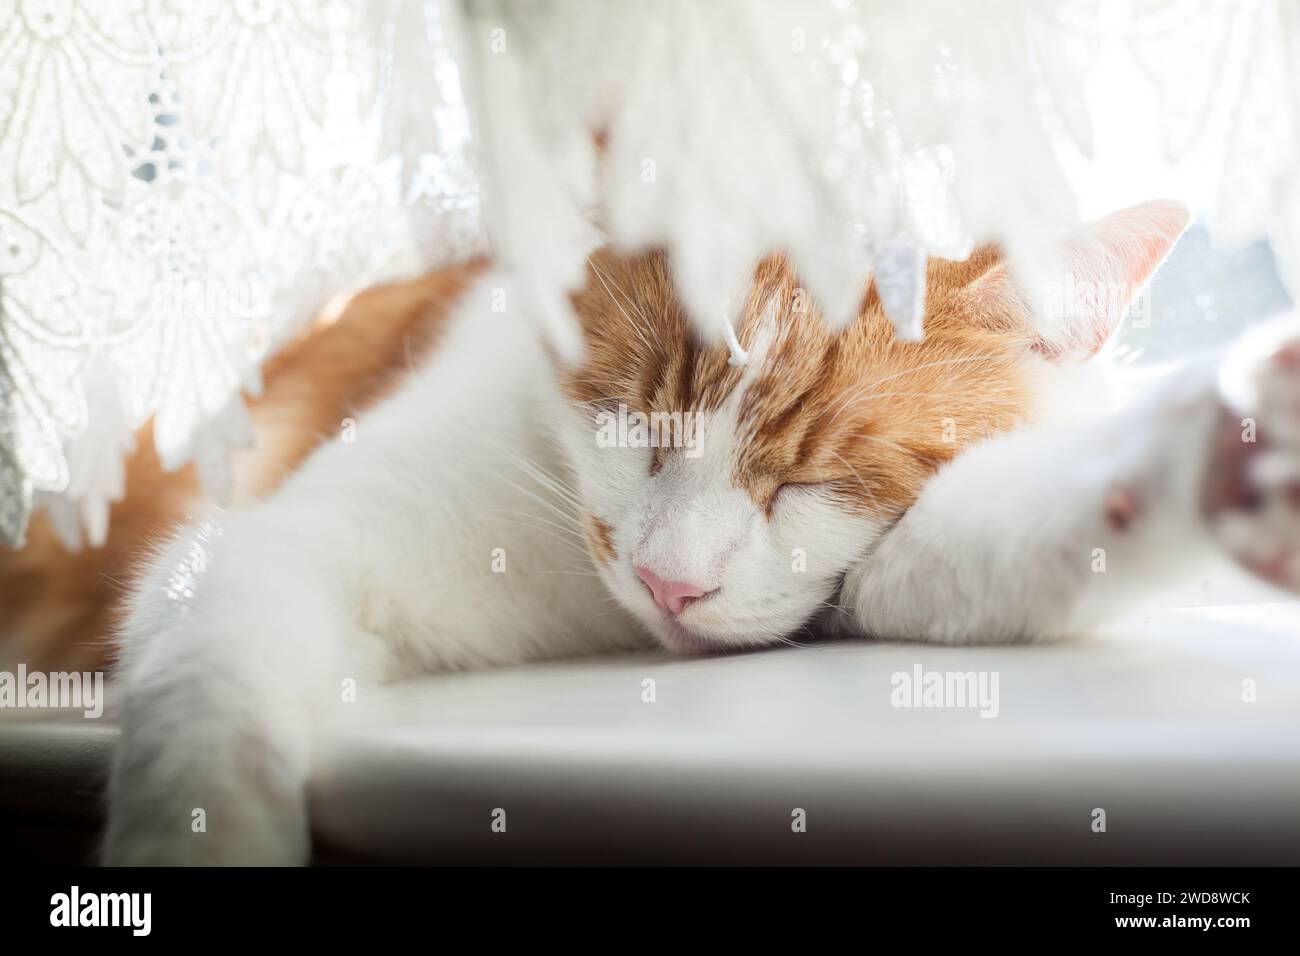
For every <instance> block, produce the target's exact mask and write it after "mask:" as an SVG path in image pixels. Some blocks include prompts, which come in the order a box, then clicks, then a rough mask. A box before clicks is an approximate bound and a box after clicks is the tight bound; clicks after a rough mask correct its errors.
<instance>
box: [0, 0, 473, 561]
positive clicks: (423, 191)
mask: <svg viewBox="0 0 1300 956" xmlns="http://www.w3.org/2000/svg"><path fill="white" fill-rule="evenodd" d="M441 13H442V10H441V6H440V5H439V4H436V3H428V4H422V5H421V4H412V3H405V4H403V3H397V2H389V3H369V4H352V3H347V2H339V0H294V2H288V0H283V2H281V0H236V2H226V0H185V2H180V0H177V2H167V0H133V2H122V3H113V4H104V3H95V2H89V0H84V2H77V0H0V169H5V170H13V176H12V177H3V178H0V410H2V414H0V538H3V539H4V540H6V541H8V542H9V543H11V544H18V543H20V542H21V540H22V534H23V528H24V525H25V520H26V515H27V512H28V510H29V508H30V507H31V505H32V503H33V500H35V501H36V502H38V503H42V504H44V505H46V506H47V507H49V508H50V509H51V511H52V514H53V517H54V519H55V523H56V526H57V527H58V528H59V529H60V532H61V534H62V536H63V537H64V539H65V540H66V541H67V542H68V543H69V544H73V545H75V544H76V543H78V541H79V540H80V539H81V537H82V534H83V533H84V534H85V536H86V537H88V538H89V539H90V540H91V541H92V542H96V541H98V540H102V537H103V534H104V530H105V521H106V512H107V506H108V503H109V501H110V500H111V499H113V498H114V497H116V496H119V495H120V494H121V491H122V488H121V456H122V454H123V452H124V451H126V450H128V449H129V448H130V446H131V435H132V433H133V432H134V431H135V430H136V429H137V428H139V427H140V426H141V425H142V424H144V423H145V422H146V421H148V420H149V419H150V418H151V417H152V418H153V426H154V434H155V438H156V443H157V447H158V451H159V454H160V457H161V459H162V462H163V464H164V466H165V467H168V468H175V467H178V466H179V465H181V464H183V463H185V462H187V461H190V460H194V461H196V462H197V464H198V467H199V470H200V473H201V475H202V477H203V479H204V482H205V485H206V486H207V487H208V488H209V489H210V490H211V491H213V492H214V494H216V495H217V496H218V497H219V496H220V495H221V493H222V491H223V489H224V487H225V486H226V485H227V484H228V481H229V478H228V474H227V472H226V466H225V461H226V447H227V446H228V445H229V444H230V443H234V442H240V441H243V440H245V439H246V438H247V426H246V422H245V421H244V413H243V405H242V401H241V400H240V398H239V396H238V392H239V389H240V388H241V387H242V388H244V389H247V390H249V391H253V392H255V391H256V390H257V388H258V384H259V382H258V367H259V364H260V362H261V360H262V359H263V358H264V357H265V356H266V354H267V353H268V351H269V350H270V349H271V348H272V347H273V346H274V345H275V344H277V343H278V342H279V341H281V340H282V339H283V338H284V337H285V336H286V335H288V334H289V333H291V332H292V331H293V330H294V329H295V328H296V327H297V326H298V325H299V324H300V323H301V322H302V321H304V320H305V319H306V318H307V317H309V316H310V315H311V314H312V313H313V312H314V311H315V310H316V309H317V308H318V307H320V306H321V305H322V304H323V303H324V302H325V301H327V300H328V299H329V298H330V297H331V296H333V295H335V294H337V293H338V292H340V291H342V290H344V289H347V288H348V287H356V286H360V285H363V284H367V283H370V282H373V281H376V280H378V279H380V278H383V277H387V276H391V275H395V274H399V273H402V272H409V271H412V270H414V269H416V268H418V267H419V266H420V265H421V264H424V263H426V262H428V261H429V260H430V259H433V258H437V257H439V256H446V255H449V254H455V253H458V252H460V253H463V252H465V251H467V250H468V249H470V248H472V247H473V246H475V245H476V244H477V242H478V233H479V230H478V224H477V220H478V208H477V199H476V197H477V187H476V184H475V182H474V177H473V173H472V169H471V166H470V156H469V153H468V147H469V132H468V127H467V125H466V122H467V121H466V118H465V111H464V104H463V103H462V102H461V100H460V90H459V82H458V78H457V76H456V72H455V67H454V65H453V64H452V63H451V61H450V59H449V57H448V54H447V49H446V46H447V45H446V42H445V39H444V37H443V36H442V32H441V30H442V26H441V22H440V16H441Z"/></svg>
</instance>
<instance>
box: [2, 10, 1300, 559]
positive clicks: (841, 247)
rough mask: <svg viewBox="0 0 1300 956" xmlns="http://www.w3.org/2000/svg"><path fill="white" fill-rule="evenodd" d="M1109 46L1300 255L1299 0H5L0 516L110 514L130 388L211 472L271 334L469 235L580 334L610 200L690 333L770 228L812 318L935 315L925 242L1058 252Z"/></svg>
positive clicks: (126, 433)
mask: <svg viewBox="0 0 1300 956" xmlns="http://www.w3.org/2000/svg"><path fill="white" fill-rule="evenodd" d="M1117 50H1118V51H1120V52H1121V53H1122V55H1123V57H1124V58H1126V59H1127V60H1128V61H1129V62H1131V63H1133V64H1136V66H1137V68H1138V69H1139V70H1140V72H1141V75H1142V79H1143V81H1144V83H1145V84H1146V85H1147V86H1148V87H1149V89H1150V90H1151V92H1152V96H1151V98H1150V101H1149V111H1150V116H1149V117H1147V118H1145V119H1143V120H1142V122H1144V123H1147V124H1149V125H1150V126H1151V128H1153V129H1155V130H1157V132H1158V136H1157V137H1156V142H1157V144H1158V145H1157V147H1156V148H1155V149H1153V150H1152V152H1153V153H1157V154H1158V155H1153V156H1149V157H1146V158H1147V159H1149V160H1150V161H1152V162H1156V163H1159V164H1160V166H1161V168H1162V169H1168V170H1170V175H1171V177H1173V178H1172V179H1171V182H1175V181H1176V182H1177V183H1178V184H1179V186H1180V190H1179V194H1180V195H1182V196H1183V198H1187V199H1189V200H1191V201H1192V202H1194V204H1196V205H1197V206H1198V208H1199V209H1200V210H1202V211H1203V212H1205V213H1206V214H1207V215H1208V217H1209V221H1210V223H1211V225H1212V226H1213V227H1215V229H1216V231H1217V233H1218V234H1219V235H1220V236H1222V237H1223V238H1224V239H1225V240H1226V241H1244V240H1247V239H1253V238H1258V237H1261V236H1262V237H1268V238H1270V239H1271V240H1272V242H1273V244H1274V248H1275V252H1276V254H1277V256H1278V257H1279V261H1280V262H1281V264H1282V266H1283V271H1284V275H1285V277H1286V278H1287V280H1288V282H1289V283H1290V286H1291V291H1292V293H1293V295H1294V294H1295V293H1296V292H1297V291H1300V193H1298V192H1297V184H1298V183H1300V177H1298V176H1297V172H1298V171H1300V132H1298V130H1300V105H1298V104H1300V14H1298V11H1297V6H1296V4H1295V3H1293V2H1290V0H1260V2H1256V3H1249V4H1239V3H1233V2H1231V0H1132V2H1125V0H1041V2H1033V0H1023V2H1021V0H998V2H989V3H979V4H971V3H959V2H944V0H909V2H907V3H902V2H893V0H858V2H850V0H843V2H833V3H831V2H828V3H825V4H816V3H807V2H803V3H800V2H794V0H753V2H749V0H710V2H704V0H690V2H687V0H666V2H660V3H645V2H635V0H581V2H578V0H553V2H541V0H538V2H518V0H517V2H505V0H460V2H455V0H425V2H417V0H405V2H403V0H371V2H365V3H348V2H343V0H233V2H232V0H186V2H181V0H174V2H172V0H130V2H127V0H123V2H115V3H112V4H108V3H97V2H91V0H83V2H76V0H22V2H19V0H0V537H3V539H4V540H5V541H7V542H9V543H10V544H14V545H17V544H20V543H21V541H22V535H23V528H24V527H25V524H26V520H27V516H28V513H29V511H30V509H31V508H32V507H33V506H40V507H45V508H47V509H49V511H50V512H51V515H52V516H53V518H54V519H55V524H56V527H57V528H58V529H59V530H60V534H61V536H62V537H63V538H64V539H65V541H66V542H67V543H68V544H69V545H70V546H75V545H77V544H79V543H82V542H84V541H89V542H90V543H92V544H93V543H96V542H98V541H100V540H102V538H103V535H104V533H105V524H106V520H107V511H108V504H109V502H110V501H111V500H114V499H116V498H117V497H119V496H120V495H121V494H122V492H123V488H122V467H121V463H122V458H123V455H124V454H126V453H128V452H129V451H130V449H131V446H132V439H131V436H132V434H133V433H134V432H135V431H136V430H137V429H138V428H139V427H140V426H142V425H143V424H145V423H146V422H147V421H149V420H150V419H151V418H152V420H153V428H154V435H155V439H156V444H157V447H158V450H159V453H160V456H161V458H162V461H163V463H164V465H165V467H168V468H175V467H179V466H181V465H183V464H185V463H186V462H189V461H194V462H195V463H196V464H197V466H198V469H199V472H200V474H201V476H202V479H203V482H204V485H205V486H206V487H207V488H208V489H209V491H211V492H212V493H213V494H214V495H216V496H217V497H218V498H220V496H221V494H222V492H223V489H224V488H225V487H226V485H227V484H228V480H229V479H228V472H227V465H226V461H227V449H228V448H229V447H230V446H232V445H234V444H238V443H240V442H243V441H246V440H247V438H248V434H247V422H246V418H245V415H244V410H243V404H242V398H241V391H246V392H256V390H257V388H258V369H259V366H260V363H261V361H262V360H263V359H264V358H265V357H266V355H267V354H269V353H270V352H271V351H272V350H273V349H274V348H275V347H276V345H277V344H279V343H280V342H282V341H283V340H284V339H285V337H286V336H288V335H290V334H292V332H293V331H294V330H295V329H296V328H298V327H299V326H300V325H301V323H303V322H304V321H305V320H306V319H307V318H308V317H309V316H310V315H312V314H313V312H315V311H316V310H317V309H318V308H319V307H320V306H321V305H322V304H323V303H325V302H326V301H327V300H329V299H330V298H331V297H333V296H335V295H336V294H338V293H340V292H344V291H348V290H350V289H353V288H357V287H360V286H362V285H365V284H368V283H371V282H374V281H377V280H379V279H382V278H385V277H388V276H393V275H398V274H404V273H410V272H414V271H416V270H418V269H421V268H424V267H426V266H428V265H431V264H433V263H436V262H437V261H439V260H441V259H445V258H447V257H449V256H453V255H458V254H463V253H465V252H467V251H470V250H472V249H474V248H476V247H478V246H479V245H480V244H481V243H482V242H483V241H484V239H483V237H484V235H486V237H487V238H488V240H490V245H491V248H492V252H493V255H494V256H495V257H496V258H497V259H498V260H499V261H501V262H503V263H504V264H506V265H508V266H510V267H512V268H513V269H515V270H516V271H517V272H518V273H519V275H520V277H521V281H522V282H523V283H524V284H525V288H526V289H527V290H528V295H527V296H526V299H527V302H526V303H525V309H524V310H523V311H525V312H527V313H528V316H527V318H528V319H531V320H533V321H537V322H540V323H542V324H543V325H544V326H545V327H546V329H547V330H548V332H549V334H550V335H551V336H552V337H553V338H554V339H555V341H556V343H557V344H558V345H559V346H560V347H561V348H567V349H569V350H574V349H576V348H577V347H578V343H577V338H576V333H575V331H574V326H573V323H572V320H571V317H570V316H569V314H568V306H567V300H566V297H565V294H564V293H565V290H566V288H567V287H569V286H571V285H572V284H573V283H574V282H576V281H577V280H578V278H579V277H580V275H581V274H582V265H583V257H584V256H585V254H586V253H587V251H589V248H590V245H591V243H592V242H593V241H595V240H594V232H593V230H592V228H591V225H590V223H591V222H592V220H593V219H595V218H598V219H599V220H600V222H601V224H602V226H603V227H604V228H605V229H606V230H607V232H608V233H609V234H610V235H611V236H612V237H613V238H614V239H615V240H616V241H618V242H621V243H623V244H625V245H629V246H640V245H645V244H649V243H659V244H662V245H665V246H666V247H667V248H668V249H669V250H670V253H671V255H672V257H673V259H674V262H675V264H676V267H677V271H678V281H679V283H680V285H681V289H682V293H683V296H684V298H685V301H686V302H687V304H688V306H689V307H690V310H691V313H692V316H693V319H694V321H695V322H696V323H697V324H698V325H699V327H700V329H701V331H702V332H703V333H704V334H705V335H706V336H709V337H713V338H722V339H727V338H729V337H730V336H729V333H730V322H729V319H730V316H731V312H732V310H733V309H734V308H735V307H736V305H737V303H738V298H739V295H740V293H741V290H742V289H743V287H744V283H745V278H746V275H747V272H748V269H749V267H750V265H751V263H752V262H753V260H754V258H755V257H757V256H758V255H760V254H762V253H764V252H766V251H768V250H770V249H771V248H773V247H777V246H780V247H782V248H785V249H786V250H788V251H789V253H790V254H791V255H792V257H793V258H794V260H795V263H796V265H797V266H798V268H799V269H800V272H801V274H802V275H803V276H804V277H805V279H806V281H807V282H808V285H809V287H810V292H811V294H812V295H814V296H815V298H816V299H817V301H818V302H819V303H821V304H822V306H823V308H824V309H825V311H826V312H827V315H828V319H829V320H830V321H832V322H838V321H843V320H844V319H846V318H847V317H848V315H849V314H850V311H851V307H852V302H853V300H854V298H855V297H856V295H857V290H859V289H860V288H861V283H862V282H863V281H864V279H865V278H866V276H867V275H868V274H874V276H875V279H876V282H877V284H878V287H879V288H880V290H881V296H882V300H883V302H884V304H885V306H886V308H887V310H888V312H889V314H890V316H891V318H892V319H893V320H894V321H895V324H896V325H897V326H898V328H899V331H900V334H902V335H918V334H920V333H921V330H920V328H919V324H918V323H919V317H920V306H921V303H922V302H923V298H924V286H923V282H924V270H923V268H922V266H923V262H924V257H925V256H926V255H932V254H933V255H944V256H948V257H960V256H962V255H964V254H965V253H966V252H967V251H968V250H969V248H970V246H971V243H972V241H973V239H974V238H975V237H979V238H985V237H996V238H1000V239H1001V240H1003V242H1004V243H1005V244H1006V246H1007V248H1008V250H1009V252H1010V254H1011V256H1012V260H1013V263H1014V264H1015V267H1016V268H1017V270H1018V271H1019V273H1020V274H1021V276H1022V278H1025V279H1026V280H1028V281H1029V282H1030V283H1031V284H1032V282H1033V281H1034V279H1035V278H1036V277H1040V276H1044V275H1048V274H1050V270H1051V268H1052V266H1053V264H1052V262H1051V261H1050V256H1049V255H1048V254H1047V250H1050V249H1051V248H1052V244H1051V243H1050V242H1047V241H1045V240H1046V238H1047V237H1048V236H1050V235H1051V234H1052V233H1054V232H1055V231H1056V230H1058V229H1059V228H1061V227H1062V226H1065V225H1068V224H1069V223H1071V222H1072V221H1074V220H1075V218H1076V215H1077V210H1078V208H1079V201H1080V190H1081V186H1080V184H1081V183H1082V182H1084V181H1085V180H1086V171H1087V170H1088V169H1090V168H1095V165H1096V164H1095V162H1094V161H1095V160H1096V159H1097V158H1098V157H1096V156H1095V154H1094V153H1095V143H1094V128H1095V126H1096V123H1097V120H1098V119H1099V118H1101V119H1104V118H1105V117H1106V116H1107V115H1108V111H1128V112H1130V113H1131V112H1132V111H1133V110H1134V109H1135V106H1134V103H1133V102H1132V99H1133V98H1132V97H1131V96H1130V95H1129V92H1130V91H1129V90H1127V89H1115V90H1111V91H1110V92H1109V93H1107V92H1106V90H1105V89H1104V88H1102V89H1101V92H1100V93H1099V92H1098V87H1097V84H1095V83H1093V80H1094V79H1095V78H1096V76H1097V72H1098V64H1099V62H1102V57H1103V54H1105V55H1107V56H1111V57H1113V56H1115V55H1116V51H1117ZM1103 86H1104V85H1103ZM593 129H597V130H602V131H604V132H605V134H606V143H607V147H606V152H605V156H604V157H603V159H602V161H601V163H600V164H599V166H598V165H597V164H596V162H595V161H594V158H593V155H592V151H591V148H590V134H591V131H592V130H593ZM1138 159H1139V157H1136V156H1134V157H1133V160H1134V162H1136V161H1137V160H1138ZM1081 171H1083V172H1081ZM1171 191H1173V190H1171ZM480 198H481V199H482V209H481V210H480ZM731 342H732V345H733V351H734V352H735V353H736V355H735V357H736V360H737V361H743V359H744V356H743V354H742V353H740V351H739V346H738V345H737V344H736V343H735V342H734V338H731Z"/></svg>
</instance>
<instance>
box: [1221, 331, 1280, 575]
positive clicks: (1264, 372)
mask: <svg viewBox="0 0 1300 956" xmlns="http://www.w3.org/2000/svg"><path fill="white" fill-rule="evenodd" d="M1260 341H1264V340H1263V339H1262V338H1261V339H1260ZM1231 361H1232V360H1231V359H1230V362H1231ZM1238 364H1239V366H1240V367H1239V369H1238V370H1236V373H1235V380H1233V381H1232V385H1233V386H1234V387H1235V393H1233V392H1232V390H1231V389H1230V390H1229V391H1230V394H1229V406H1228V407H1226V408H1225V410H1224V412H1223V415H1222V416H1221V418H1220V422H1219V426H1218V430H1217V433H1216V435H1215V438H1214V440H1213V443H1212V447H1211V458H1210V464H1209V469H1208V475H1207V482H1206V488H1205V498H1204V505H1205V512H1206V516H1207V518H1208V520H1209V521H1210V524H1211V527H1212V528H1213V529H1214V532H1215V534H1216V536H1217V537H1218V538H1219V540H1220V541H1221V542H1222V544H1223V546H1224V547H1225V548H1226V549H1227V550H1228V553H1229V554H1231V555H1232V556H1233V557H1234V558H1235V559H1236V560H1237V561H1239V562H1240V563H1241V564H1242V565H1243V566H1245V567H1247V568H1249V569H1250V570H1251V571H1253V572H1254V573H1256V574H1258V575H1260V576H1261V577H1263V578H1266V579H1267V580H1269V581H1272V582H1273V583H1275V584H1278V585H1281V586H1282V587H1286V588H1289V589H1291V590H1297V591H1300V331H1298V330H1296V329H1295V326H1294V325H1292V326H1291V328H1290V329H1288V330H1286V331H1285V332H1284V333H1283V334H1281V335H1277V334H1276V333H1275V334H1273V335H1271V336H1270V338H1269V340H1268V341H1267V344H1266V346H1265V347H1263V348H1258V349H1256V350H1254V352H1253V353H1247V355H1246V357H1245V358H1243V359H1241V360H1239V363H1238Z"/></svg>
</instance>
